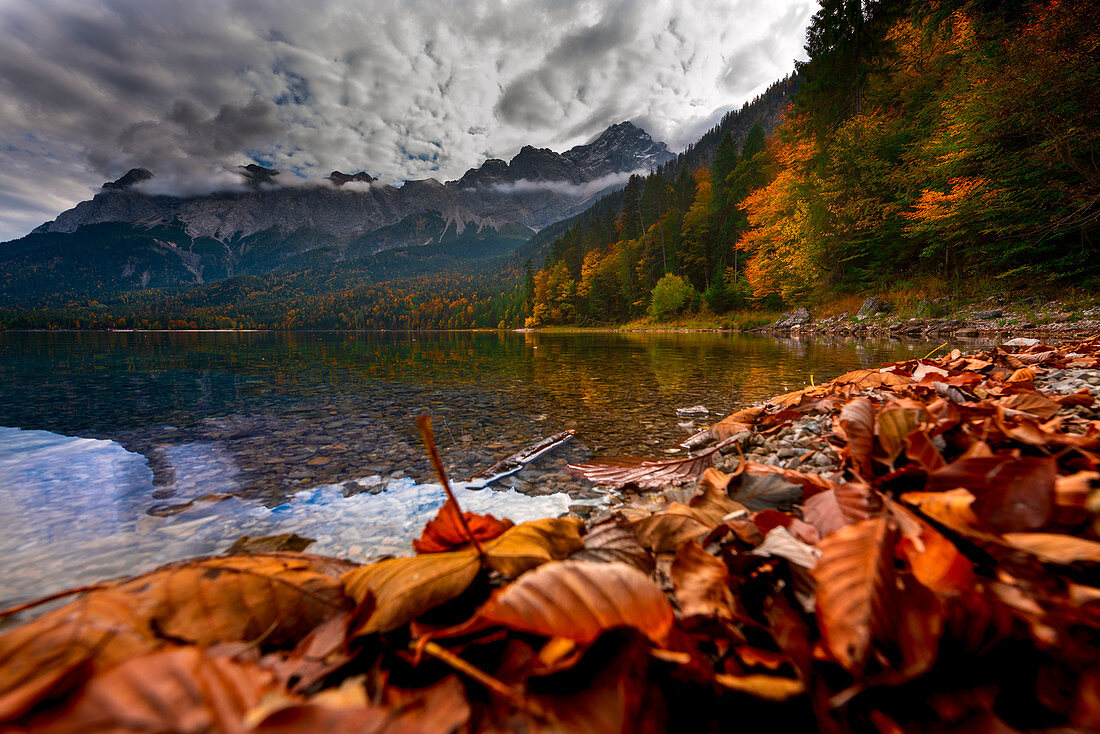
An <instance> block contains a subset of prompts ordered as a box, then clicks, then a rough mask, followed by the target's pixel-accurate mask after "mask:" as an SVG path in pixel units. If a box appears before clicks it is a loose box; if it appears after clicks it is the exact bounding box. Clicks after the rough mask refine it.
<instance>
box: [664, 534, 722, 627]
mask: <svg viewBox="0 0 1100 734" xmlns="http://www.w3.org/2000/svg"><path fill="white" fill-rule="evenodd" d="M671 576H672V585H673V587H674V588H675V589H676V601H677V602H678V603H679V604H680V612H681V613H682V614H683V615H684V616H685V617H690V616H694V615H700V616H705V617H717V618H719V619H733V616H734V608H735V606H734V605H735V602H734V599H733V592H732V591H730V575H729V569H727V568H726V564H725V563H723V562H722V561H720V560H719V559H718V558H715V557H714V556H712V555H711V554H710V553H707V552H706V551H705V550H703V547H702V546H701V545H699V543H698V542H696V541H694V540H692V541H689V542H687V543H684V544H683V545H682V546H680V549H679V550H678V551H677V552H676V560H674V561H673V562H672V573H671Z"/></svg>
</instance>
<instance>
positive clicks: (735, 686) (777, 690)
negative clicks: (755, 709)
mask: <svg viewBox="0 0 1100 734" xmlns="http://www.w3.org/2000/svg"><path fill="white" fill-rule="evenodd" d="M714 680H715V682H716V683H718V684H719V685H720V686H723V687H724V688H729V689H730V690H732V691H740V692H741V693H747V694H749V695H750V696H754V697H756V698H762V699H764V700H765V701H786V700H787V699H790V698H794V697H795V696H800V695H802V694H803V693H805V692H806V685H805V684H804V683H803V682H802V681H800V680H798V679H797V678H784V677H782V676H778V675H759V674H750V675H730V674H728V673H719V674H717V675H715V676H714Z"/></svg>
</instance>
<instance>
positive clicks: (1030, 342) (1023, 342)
mask: <svg viewBox="0 0 1100 734" xmlns="http://www.w3.org/2000/svg"><path fill="white" fill-rule="evenodd" d="M1038 343H1039V340H1038V339H1031V338H1029V337H1026V336H1021V337H1017V338H1015V339H1009V340H1008V341H1006V342H1005V343H1004V346H1006V347H1033V346H1035V345H1036V344H1038Z"/></svg>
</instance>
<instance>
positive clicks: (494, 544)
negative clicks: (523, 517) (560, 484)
mask: <svg viewBox="0 0 1100 734" xmlns="http://www.w3.org/2000/svg"><path fill="white" fill-rule="evenodd" d="M580 529H581V521H580V520H577V519H575V518H566V517H563V518H556V519H555V518H547V519H544V520H535V521H532V522H525V523H521V524H519V525H516V526H515V527H513V528H510V529H509V530H508V531H506V532H505V533H504V534H503V535H501V536H500V537H499V538H497V539H496V540H494V541H491V542H489V543H488V544H487V545H486V546H485V559H486V562H487V563H488V565H489V567H490V568H492V569H493V570H494V571H498V572H500V573H502V574H504V575H505V576H507V577H508V578H515V577H517V576H519V575H520V574H521V573H523V572H524V571H527V570H529V569H532V568H534V567H535V566H538V565H540V564H543V563H546V562H547V561H555V560H561V559H563V558H568V557H569V556H570V555H571V554H572V553H575V552H577V551H579V550H580V549H581V548H583V547H584V541H582V540H581V534H580Z"/></svg>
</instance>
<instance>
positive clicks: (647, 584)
mask: <svg viewBox="0 0 1100 734" xmlns="http://www.w3.org/2000/svg"><path fill="white" fill-rule="evenodd" d="M673 617H674V615H673V611H672V606H671V605H670V604H669V602H668V599H666V598H665V595H664V592H662V591H661V590H660V589H659V588H658V587H657V585H656V584H654V583H653V582H652V581H651V580H650V579H649V577H648V576H646V575H645V574H643V573H642V572H641V571H639V570H638V569H636V568H634V567H632V566H628V565H626V564H625V563H589V562H586V561H558V562H555V563H547V564H545V565H543V566H540V567H539V568H537V569H535V570H534V571H532V572H530V573H528V574H524V575H523V576H521V577H520V578H519V579H518V580H516V581H515V582H514V583H512V584H509V585H508V586H506V587H504V588H503V589H502V590H500V591H499V592H497V593H496V594H495V595H494V596H493V597H492V598H491V599H490V600H489V601H488V602H486V603H485V605H484V606H483V607H482V608H481V610H480V611H479V612H478V618H479V619H480V620H482V621H483V622H489V623H492V624H498V625H501V626H503V627H507V628H509V629H513V630H517V631H520V632H531V633H534V634H539V635H542V636H544V637H565V638H567V639H570V640H574V641H575V642H578V643H581V644H589V643H591V642H593V641H594V640H595V639H596V638H597V637H599V636H600V635H601V634H603V633H604V632H606V631H607V630H610V629H614V628H616V627H632V628H634V629H636V630H638V631H639V632H641V633H642V634H644V635H645V636H646V637H648V638H649V639H650V640H651V641H652V642H654V643H655V644H657V645H664V643H665V640H666V638H667V637H668V633H669V630H670V629H671V628H672V622H673Z"/></svg>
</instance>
